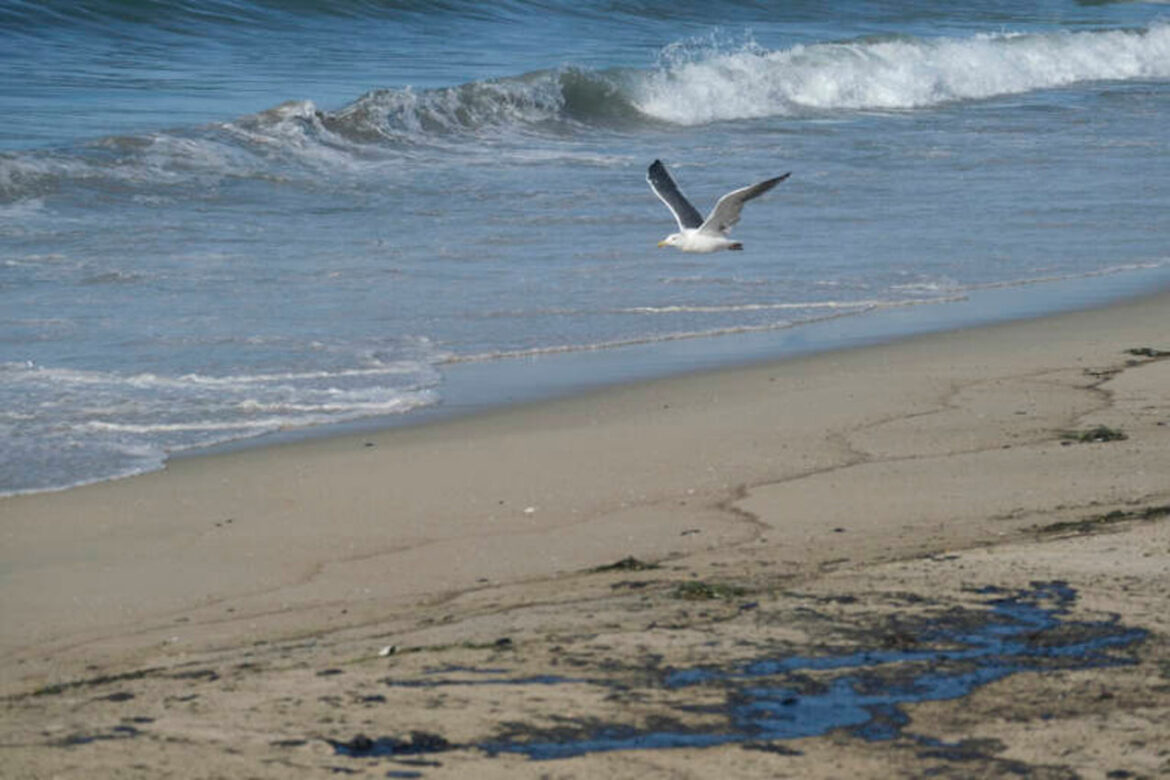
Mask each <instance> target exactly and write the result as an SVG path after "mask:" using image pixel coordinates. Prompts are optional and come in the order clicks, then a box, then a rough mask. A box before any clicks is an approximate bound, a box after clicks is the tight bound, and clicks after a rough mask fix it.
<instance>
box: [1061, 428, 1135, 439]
mask: <svg viewBox="0 0 1170 780" xmlns="http://www.w3.org/2000/svg"><path fill="white" fill-rule="evenodd" d="M1060 438H1061V439H1063V440H1064V443H1065V444H1096V443H1098V442H1106V441H1125V440H1126V439H1128V438H1129V436H1127V435H1126V434H1125V433H1124V432H1123V431H1120V430H1118V429H1116V428H1110V427H1109V426H1108V425H1098V426H1096V427H1094V428H1090V429H1088V430H1087V431H1063V432H1061V434H1060Z"/></svg>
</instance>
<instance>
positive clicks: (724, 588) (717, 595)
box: [672, 580, 747, 601]
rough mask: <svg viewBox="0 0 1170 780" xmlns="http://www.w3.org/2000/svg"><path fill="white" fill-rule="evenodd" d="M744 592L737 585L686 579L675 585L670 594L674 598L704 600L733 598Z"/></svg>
mask: <svg viewBox="0 0 1170 780" xmlns="http://www.w3.org/2000/svg"><path fill="white" fill-rule="evenodd" d="M745 593H747V591H746V590H745V589H743V588H741V587H739V586H738V585H728V584H726V583H722V582H703V581H701V580H688V581H686V582H680V583H679V584H678V585H677V586H676V587H675V589H674V592H673V594H672V595H673V596H674V597H675V598H676V599H686V600H687V601H706V600H709V599H724V600H727V599H734V598H738V597H739V596H742V595H744V594H745Z"/></svg>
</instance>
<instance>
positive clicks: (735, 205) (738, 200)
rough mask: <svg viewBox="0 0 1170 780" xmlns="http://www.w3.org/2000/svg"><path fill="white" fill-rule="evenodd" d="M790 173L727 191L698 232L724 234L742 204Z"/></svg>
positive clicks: (735, 217)
mask: <svg viewBox="0 0 1170 780" xmlns="http://www.w3.org/2000/svg"><path fill="white" fill-rule="evenodd" d="M791 175H792V173H791V172H789V173H786V174H784V175H783V176H777V177H776V178H775V179H768V180H767V181H762V182H760V183H759V184H753V185H751V186H750V187H744V188H742V189H738V190H733V191H731V192H729V193H727V194H726V195H724V196H723V197H722V198H720V199H719V202H718V203H716V204H715V208H713V209H711V213H710V214H709V215H708V216H707V219H706V221H704V222H703V224H702V225H700V226H699V232H701V233H715V234H724V233H726V232H727V231H728V230H731V226H732V225H734V224H735V223H736V222H739V211H740V209H742V208H743V204H745V203H747V202H748V201H749V200H751V199H752V198H758V197H759V196H760V195H763V194H764V193H765V192H767V191H768V190H770V189H772V188H773V187H775V186H776V185H777V184H779V183H780V182H782V181H784V180H785V179H787V178H788V177H789V176H791ZM672 183H673V182H672ZM680 197H681V196H680ZM664 200H665V198H664Z"/></svg>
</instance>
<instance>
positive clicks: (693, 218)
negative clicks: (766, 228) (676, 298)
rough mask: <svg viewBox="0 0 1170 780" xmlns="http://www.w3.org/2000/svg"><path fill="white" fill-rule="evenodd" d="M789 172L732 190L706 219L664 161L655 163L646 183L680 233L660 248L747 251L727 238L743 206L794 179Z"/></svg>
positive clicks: (693, 250) (660, 242) (672, 234)
mask: <svg viewBox="0 0 1170 780" xmlns="http://www.w3.org/2000/svg"><path fill="white" fill-rule="evenodd" d="M791 175H792V173H791V172H789V173H786V174H784V175H783V176H777V177H776V178H774V179H768V180H767V181H762V182H760V183H759V184H753V185H751V186H750V187H744V188H742V189H738V190H732V191H731V192H729V193H727V194H726V195H724V196H723V197H722V198H720V199H719V202H718V203H716V204H715V208H713V209H711V213H710V214H708V215H707V218H706V219H703V216H702V215H701V214H699V212H698V211H697V210H696V209H695V207H694V206H692V205H691V202H690V201H689V200H687V199H686V196H684V195H683V194H682V192H680V191H679V188H678V185H677V184H675V183H674V179H672V178H670V174H669V173H667V171H666V166H665V165H663V164H662V160H655V161H654V162H653V163H652V164H651V165H650V170H649V171H648V172H647V173H646V181H648V182H650V189H652V190H654V194H655V195H657V196H658V197H659V198H661V199H662V202H663V203H665V204H666V207H667V208H668V209H670V212H671V213H672V214H674V218H675V220H676V221H677V222H678V230H679V232H677V233H671V234H670V235H669V236H667V237H666V238H664V239H662V240H661V241H659V242H658V246H660V247H664V246H673V247H678V248H679V249H681V250H682V251H684V252H718V251H719V250H721V249H743V244H741V243H739V242H738V241H732V240H731V239H730V238H728V237H727V233H728V232H729V231H730V230H731V227H732V225H734V224H735V223H737V222H739V211H740V209H742V208H743V204H745V203H747V202H748V201H749V200H751V199H752V198H757V197H759V196H760V195H763V194H764V193H765V192H767V191H768V190H770V189H772V188H773V187H775V186H776V185H777V184H779V183H780V182H782V181H784V180H785V179H787V178H788V177H789V176H791Z"/></svg>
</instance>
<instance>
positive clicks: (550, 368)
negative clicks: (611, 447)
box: [0, 266, 1170, 499]
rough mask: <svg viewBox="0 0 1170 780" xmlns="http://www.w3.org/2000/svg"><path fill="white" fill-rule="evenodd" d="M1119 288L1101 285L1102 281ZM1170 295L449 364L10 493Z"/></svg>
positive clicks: (1135, 290)
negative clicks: (412, 392)
mask: <svg viewBox="0 0 1170 780" xmlns="http://www.w3.org/2000/svg"><path fill="white" fill-rule="evenodd" d="M1103 278H1104V279H1108V280H1109V281H1110V283H1108V284H1104V285H1102V284H1101V280H1102V279H1103ZM1168 287H1170V266H1166V267H1163V266H1155V267H1151V268H1142V269H1136V270H1131V271H1129V272H1125V273H1111V272H1099V273H1091V274H1087V275H1084V276H1075V277H1070V278H1064V279H1058V280H1033V281H1025V282H1019V283H1012V284H1005V285H1002V286H993V287H989V288H985V289H975V290H969V291H967V292H965V293H963V294H962V295H961V296H960V297H958V298H956V299H953V300H952V299H947V300H944V301H929V302H922V303H919V304H902V305H896V306H890V307H878V308H877V309H875V310H870V311H864V312H859V313H855V314H845V315H842V316H833V317H827V318H825V319H822V320H817V321H812V322H806V323H800V324H796V325H791V326H784V327H778V328H775V329H766V330H763V331H759V332H745V333H732V334H722V335H717V336H689V335H688V336H685V337H682V338H679V339H666V340H655V341H651V342H647V343H644V344H631V345H625V346H620V347H612V348H603V349H593V348H588V347H583V348H580V349H566V350H565V351H563V352H562V351H554V352H550V353H539V354H533V355H519V356H507V357H501V358H498V359H494V358H493V359H484V360H479V359H473V360H456V361H455V362H452V363H446V364H441V366H440V367H441V368H442V371H443V379H442V382H441V383H440V384H439V385H438V387H437V390H438V392H439V395H440V398H439V401H438V402H437V403H435V404H431V405H424V406H422V407H417V408H414V409H411V410H409V411H407V412H405V413H401V414H390V415H382V416H377V415H375V416H371V417H359V418H356V419H353V420H346V421H340V422H332V423H322V424H318V425H312V426H307V427H296V428H289V429H285V430H278V431H269V432H267V433H262V434H258V435H256V436H245V437H242V438H238V439H230V440H225V441H222V442H218V443H214V444H209V445H201V446H197V447H191V448H189V449H183V450H177V451H173V452H169V453H166V454H165V455H164V456H162V460H161V462H160V465H158V466H157V467H155V468H150V469H145V470H135V471H130V472H128V473H126V474H120V475H113V476H106V477H94V478H92V479H88V478H87V479H85V480H82V481H79V482H76V483H73V484H69V485H62V486H58V487H50V488H31V489H28V490H16V491H13V492H8V493H0V499H3V498H5V497H10V496H22V495H37V494H39V493H53V492H59V491H63V490H72V489H75V488H78V487H85V486H88V485H93V484H99V483H102V482H107V481H116V480H120V479H127V478H132V477H135V476H139V475H141V474H149V473H152V472H154V471H158V470H162V469H165V468H166V466H167V464H168V463H172V462H176V461H180V460H183V459H186V458H200V457H205V456H213V455H216V454H220V453H227V452H234V451H238V450H247V449H255V448H265V447H269V446H274V445H279V444H284V443H290V442H297V441H306V440H312V439H321V438H331V437H334V436H343V435H348V434H362V433H371V432H377V431H380V430H383V429H392V428H400V427H413V426H418V425H427V424H430V423H433V422H436V421H442V420H446V419H450V418H454V417H464V416H468V415H475V414H480V413H483V412H488V411H492V410H494V409H499V408H508V407H514V406H520V405H523V404H528V403H538V402H541V401H546V400H552V399H557V398H567V397H572V396H574V395H577V394H581V393H587V392H592V391H595V390H599V389H604V388H608V387H617V386H621V385H623V384H635V383H639V382H644V381H651V380H654V379H665V378H669V377H676V376H682V375H685V374H688V373H694V372H707V371H718V370H723V369H733V368H739V367H744V366H751V365H754V364H761V363H767V362H772V361H779V360H787V359H791V358H796V357H801V356H806V355H810V354H815V353H820V352H833V351H837V350H843V349H854V348H858V347H865V346H874V345H880V344H887V343H894V342H897V341H900V340H902V339H907V338H914V337H917V336H922V335H928V334H931V333H945V332H949V331H955V330H962V329H965V328H972V327H980V326H983V325H992V324H997V323H1008V322H1013V321H1020V320H1028V319H1034V318H1037V317H1047V316H1053V315H1058V314H1063V313H1067V312H1070V311H1078V310H1084V309H1092V308H1101V307H1103V306H1111V305H1116V304H1121V303H1124V302H1126V301H1128V300H1131V299H1140V298H1142V297H1145V296H1147V295H1150V294H1156V293H1151V292H1150V290H1151V289H1154V290H1157V289H1166V288H1168Z"/></svg>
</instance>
